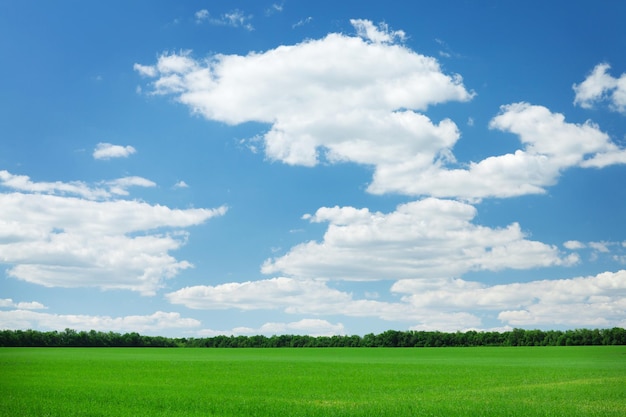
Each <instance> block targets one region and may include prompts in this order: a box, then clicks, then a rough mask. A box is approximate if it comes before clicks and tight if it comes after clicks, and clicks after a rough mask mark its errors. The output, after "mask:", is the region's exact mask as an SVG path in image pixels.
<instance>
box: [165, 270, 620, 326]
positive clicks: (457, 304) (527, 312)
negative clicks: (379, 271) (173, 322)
mask: <svg viewBox="0 0 626 417" xmlns="http://www.w3.org/2000/svg"><path fill="white" fill-rule="evenodd" d="M391 291H392V292H393V293H395V294H399V295H401V298H400V300H399V301H397V302H385V301H376V300H369V299H355V298H354V297H353V295H352V294H349V293H345V292H342V291H338V290H335V289H332V288H330V287H329V286H328V285H327V283H325V282H320V281H312V280H296V279H292V278H284V277H283V278H272V279H268V280H261V281H255V282H245V283H229V284H221V285H217V286H196V287H189V288H183V289H181V290H178V291H175V292H173V293H170V294H167V298H168V299H169V301H170V302H172V303H175V304H183V305H185V306H187V307H189V308H195V309H207V310H213V309H227V308H232V309H243V310H271V309H279V310H282V311H285V312H286V313H289V314H314V315H317V316H319V315H329V316H333V315H344V316H349V317H362V318H366V317H374V318H377V319H381V320H388V321H397V322H404V323H407V324H408V325H409V328H410V329H414V330H440V331H456V330H467V329H481V328H484V325H483V318H482V317H485V316H489V317H492V316H494V315H497V316H498V318H499V319H500V320H501V321H502V322H503V325H504V326H505V327H507V328H508V327H509V326H519V325H530V324H535V325H540V324H545V325H550V324H561V325H567V326H571V327H580V326H590V325H593V326H600V327H612V326H619V325H623V324H624V322H623V317H624V314H625V313H626V271H618V272H605V273H602V274H598V275H596V276H590V277H578V278H571V279H560V280H538V281H530V282H525V283H511V284H499V285H485V284H482V283H479V282H473V281H465V280H462V279H431V280H418V279H406V280H399V281H397V282H395V283H394V284H393V286H392V287H391ZM577 311H578V312H577ZM292 327H293V326H292ZM289 328H290V327H289V326H288V325H286V324H273V325H269V324H268V325H266V326H263V327H261V328H259V329H251V328H237V329H233V330H230V331H210V330H205V332H214V333H211V334H208V333H207V334H206V335H213V334H258V333H262V334H267V333H273V332H276V333H284V332H289V331H288V329H289Z"/></svg>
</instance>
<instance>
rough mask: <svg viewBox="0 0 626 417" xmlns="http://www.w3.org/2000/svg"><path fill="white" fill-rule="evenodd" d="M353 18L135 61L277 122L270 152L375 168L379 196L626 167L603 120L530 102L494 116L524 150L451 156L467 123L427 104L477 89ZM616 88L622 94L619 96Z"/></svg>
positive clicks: (212, 114)
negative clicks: (316, 34)
mask: <svg viewBox="0 0 626 417" xmlns="http://www.w3.org/2000/svg"><path fill="white" fill-rule="evenodd" d="M351 23H352V24H353V26H354V27H355V29H356V30H357V34H358V36H356V37H355V36H347V35H343V34H330V35H328V36H326V37H325V38H323V39H319V40H310V41H306V42H303V43H300V44H297V45H291V46H280V47H278V48H275V49H272V50H269V51H266V52H263V53H249V54H248V55H245V56H240V55H215V56H212V57H210V58H208V59H205V60H197V59H194V58H192V56H191V54H190V52H182V53H179V54H170V55H162V56H161V57H159V59H158V62H157V63H156V64H155V65H152V66H146V65H140V64H136V65H135V69H136V70H137V71H138V72H139V73H140V74H141V75H142V76H147V77H151V78H156V80H155V81H154V82H153V83H152V87H153V92H154V93H155V94H168V95H173V96H175V97H176V98H177V100H178V101H180V102H181V103H184V104H186V105H187V106H189V107H190V108H191V109H192V110H193V111H194V112H196V113H199V114H201V115H203V116H204V117H206V118H207V119H211V120H218V121H223V122H226V123H231V124H238V123H243V122H247V121H257V122H264V123H267V124H269V125H270V128H269V131H267V132H266V133H265V134H264V135H263V140H264V143H265V153H266V155H267V156H268V157H269V158H270V159H272V160H279V161H282V162H284V163H287V164H293V165H305V166H313V165H315V164H317V163H318V162H319V161H320V160H321V159H324V160H326V161H329V162H331V163H337V162H355V163H358V164H363V165H367V166H372V167H374V175H373V181H372V183H371V184H370V186H369V187H368V191H370V192H372V193H375V194H383V193H390V192H393V193H401V194H407V195H416V196H422V195H429V196H436V197H452V198H463V199H468V200H472V199H481V198H485V197H512V196H519V195H525V194H535V193H543V192H545V188H546V187H547V186H551V185H554V184H555V183H556V181H557V179H558V177H559V175H560V174H561V173H562V172H563V170H565V169H567V168H570V167H576V166H578V167H604V166H607V165H611V164H617V163H626V151H625V150H624V149H620V148H619V147H617V146H616V145H615V144H614V143H613V142H611V140H610V138H609V137H608V135H606V134H605V133H604V132H602V131H601V130H600V129H599V127H598V126H596V125H594V124H592V123H590V122H587V123H583V124H574V123H568V122H565V118H564V116H563V115H561V114H558V113H552V112H550V110H549V109H547V108H545V107H543V106H537V105H530V104H528V103H514V104H510V105H506V106H503V107H502V109H501V113H500V114H498V115H497V116H496V117H495V118H494V119H493V120H492V121H491V124H490V127H491V128H493V129H498V130H502V131H504V132H511V133H514V134H516V135H518V136H519V138H520V142H521V146H520V149H518V150H517V151H516V152H513V153H510V154H505V155H496V156H492V157H489V158H486V159H484V160H482V161H477V162H469V163H467V164H463V163H458V162H457V161H456V158H455V156H454V155H453V153H452V150H453V147H454V145H455V144H456V142H457V141H458V140H459V139H460V137H461V134H460V131H459V129H458V127H457V125H456V124H455V123H454V122H453V121H452V120H450V119H443V120H441V121H439V122H436V123H435V122H433V121H432V120H431V119H430V118H429V117H427V116H426V115H424V114H421V113H418V112H417V111H423V110H426V109H427V108H428V107H429V106H431V105H434V104H437V103H443V102H447V101H468V100H470V99H471V98H472V96H473V93H472V92H469V91H467V89H466V88H465V87H464V85H463V83H462V80H461V77H460V76H458V75H448V74H445V73H444V72H443V71H442V70H441V67H440V66H439V64H438V62H437V60H436V59H435V58H432V57H427V56H423V55H420V54H418V53H416V52H414V51H412V50H410V49H408V48H407V47H405V46H403V45H401V44H396V43H394V41H395V40H396V39H400V40H401V39H403V38H404V36H405V35H404V33H403V32H402V31H391V30H390V29H389V28H388V27H386V26H385V25H381V26H379V27H376V26H374V25H373V24H372V22H370V21H367V20H352V21H351ZM607 77H608V76H605V77H604V78H607ZM623 78H624V80H625V81H624V83H626V77H623ZM620 80H621V79H620ZM612 82H613V84H615V86H619V85H621V84H620V83H621V81H619V80H613V81H612ZM615 88H616V90H615V91H614V94H613V97H616V98H615V99H614V101H615V103H621V102H620V101H619V100H620V99H619V97H621V96H620V91H621V90H620V89H619V88H618V87H615ZM584 89H585V88H583V87H581V90H584ZM594 91H595V90H594ZM602 91H604V90H602ZM625 97H626V95H625ZM624 104H625V105H626V101H625V103H624ZM617 105H618V104H616V106H617Z"/></svg>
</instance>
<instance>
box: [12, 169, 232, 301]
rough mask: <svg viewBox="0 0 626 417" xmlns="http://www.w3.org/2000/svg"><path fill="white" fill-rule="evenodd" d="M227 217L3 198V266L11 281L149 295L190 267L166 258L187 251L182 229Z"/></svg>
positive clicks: (135, 204)
mask: <svg viewBox="0 0 626 417" xmlns="http://www.w3.org/2000/svg"><path fill="white" fill-rule="evenodd" d="M131 182H133V181H131ZM225 212H226V208H225V207H220V208H217V209H188V210H178V209H170V208H168V207H165V206H160V205H150V204H147V203H143V202H139V201H126V200H113V201H92V200H86V199H81V198H76V197H62V196H55V195H44V194H24V193H5V194H0V263H2V264H5V265H8V269H7V274H8V275H9V276H11V277H14V278H17V279H20V280H24V281H27V282H32V283H36V284H40V285H44V286H48V287H53V286H60V287H99V288H102V289H128V290H133V291H139V292H141V293H142V294H145V295H151V294H154V293H155V291H156V290H157V289H158V288H161V287H162V286H163V282H164V280H165V279H167V278H171V277H173V276H175V275H177V274H178V273H179V272H180V271H181V270H184V269H187V268H189V267H191V264H190V263H189V262H187V261H179V260H177V259H175V258H174V257H173V256H172V255H170V252H171V251H174V250H176V249H178V248H180V247H181V246H182V245H183V244H184V243H185V241H186V237H187V232H185V231H184V230H183V229H184V228H186V227H190V226H194V225H199V224H202V223H204V222H205V221H207V220H208V219H210V218H212V217H215V216H220V215H223V214H224V213H225ZM157 230H158V231H157Z"/></svg>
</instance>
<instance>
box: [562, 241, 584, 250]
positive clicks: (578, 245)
mask: <svg viewBox="0 0 626 417" xmlns="http://www.w3.org/2000/svg"><path fill="white" fill-rule="evenodd" d="M563 246H564V247H565V248H567V249H569V250H576V249H584V248H586V247H587V245H585V244H584V243H582V242H579V241H578V240H568V241H567V242H565V243H563Z"/></svg>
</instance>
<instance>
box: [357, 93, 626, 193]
mask: <svg viewBox="0 0 626 417" xmlns="http://www.w3.org/2000/svg"><path fill="white" fill-rule="evenodd" d="M489 126H490V128H492V129H497V130H501V131H504V132H510V133H514V134H515V135H517V136H518V137H519V139H520V142H521V145H522V146H521V147H520V149H518V150H517V151H515V152H514V153H508V154H504V155H497V156H491V157H488V158H485V159H483V160H481V161H479V162H471V163H470V164H468V166H466V167H461V168H454V167H453V166H452V164H449V163H446V162H448V161H450V160H452V161H454V158H449V159H448V160H446V159H441V160H431V161H430V165H428V164H416V163H415V162H414V161H401V160H398V162H399V163H397V164H384V165H381V166H379V167H378V169H377V170H376V172H375V173H374V181H373V182H372V184H371V185H370V186H369V191H370V192H373V193H376V194H382V193H386V192H400V193H404V194H410V195H432V196H436V197H457V198H464V199H468V200H474V199H481V198H486V197H514V196H520V195H525V194H537V193H544V192H545V187H547V186H551V185H554V184H555V183H556V182H557V180H558V177H559V176H560V174H561V173H562V172H563V171H564V170H566V169H568V168H572V167H583V168H589V167H595V168H602V167H605V166H608V165H612V164H624V163H626V150H625V149H621V148H619V147H618V146H617V145H615V143H613V142H612V141H611V140H610V138H609V136H608V135H607V134H606V133H604V132H602V131H601V130H600V128H599V127H598V126H597V125H595V124H593V123H591V122H586V123H583V124H575V123H568V122H566V121H565V117H564V116H563V115H562V114H559V113H552V112H551V111H550V110H549V109H547V108H546V107H543V106H538V105H531V104H529V103H514V104H510V105H506V106H502V108H501V112H500V114H498V115H497V116H496V117H494V118H493V119H492V120H491V122H490V124H489ZM424 167H426V168H424Z"/></svg>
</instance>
